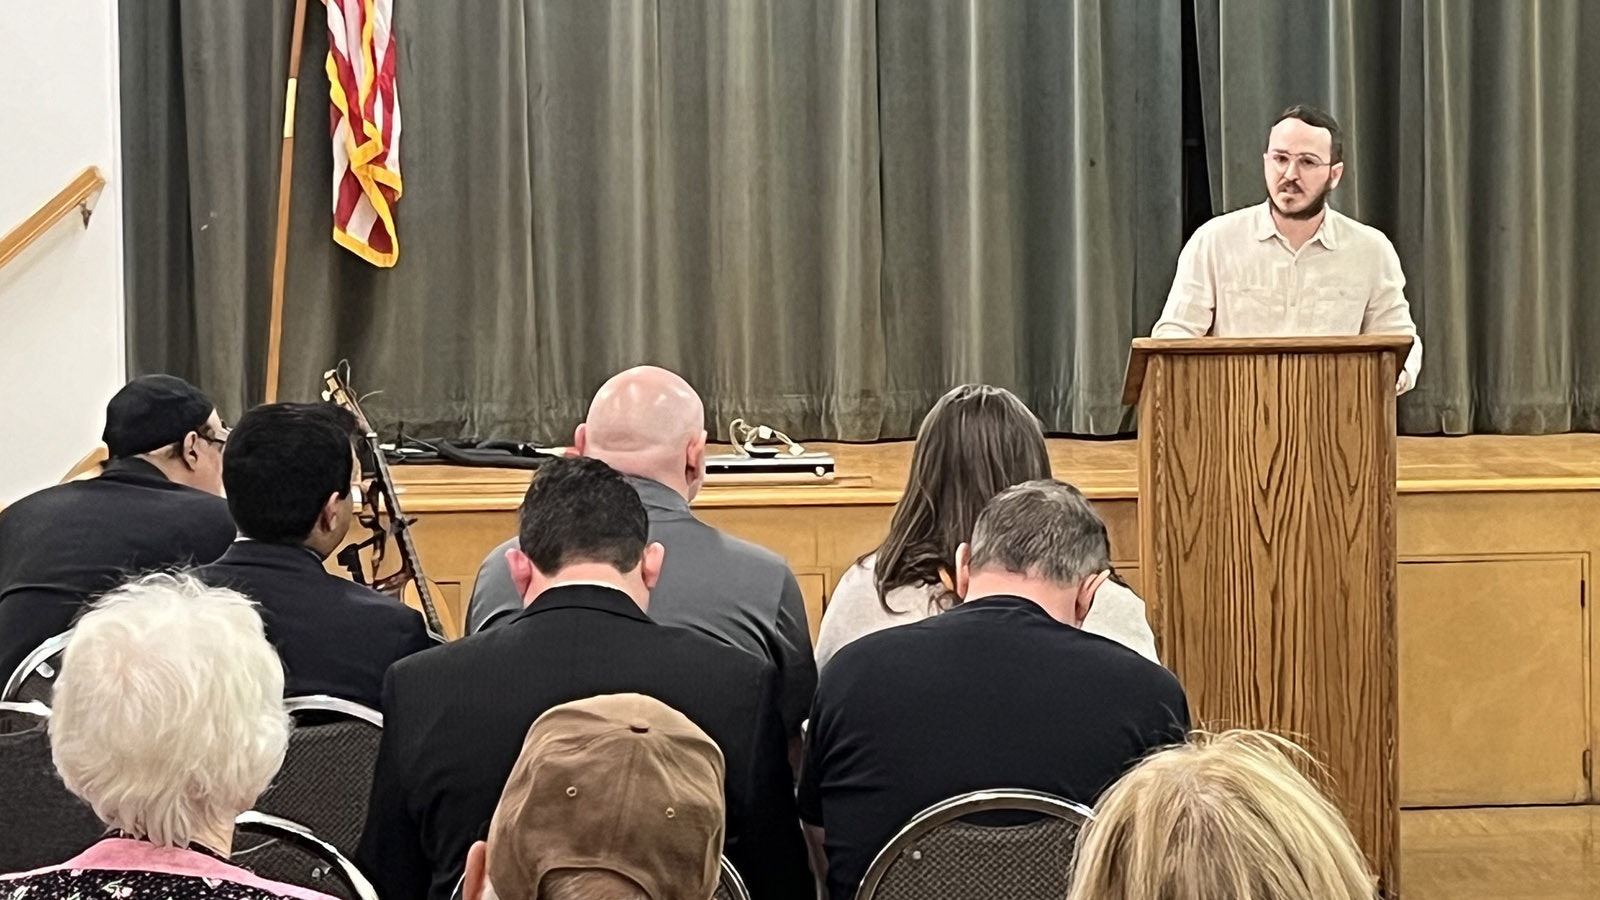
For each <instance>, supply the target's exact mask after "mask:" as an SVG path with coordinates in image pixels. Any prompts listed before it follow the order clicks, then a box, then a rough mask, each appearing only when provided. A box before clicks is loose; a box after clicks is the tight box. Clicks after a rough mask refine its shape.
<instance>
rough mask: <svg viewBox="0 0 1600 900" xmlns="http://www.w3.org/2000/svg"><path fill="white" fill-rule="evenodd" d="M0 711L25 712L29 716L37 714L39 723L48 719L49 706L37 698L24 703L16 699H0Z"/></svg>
mask: <svg viewBox="0 0 1600 900" xmlns="http://www.w3.org/2000/svg"><path fill="white" fill-rule="evenodd" d="M0 713H26V714H28V715H31V716H38V717H39V721H40V724H43V723H45V722H48V721H50V707H48V706H45V705H44V704H43V703H40V702H39V701H38V700H29V701H27V702H26V703H20V702H18V701H16V700H0Z"/></svg>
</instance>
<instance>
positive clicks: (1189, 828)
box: [1069, 731, 1376, 900]
mask: <svg viewBox="0 0 1600 900" xmlns="http://www.w3.org/2000/svg"><path fill="white" fill-rule="evenodd" d="M1293 757H1298V758H1300V759H1301V760H1302V761H1304V762H1305V763H1306V764H1307V765H1314V763H1313V762H1312V760H1311V758H1310V756H1309V754H1307V753H1306V752H1305V751H1304V750H1301V749H1300V748H1299V747H1296V746H1295V745H1294V744H1292V743H1290V742H1289V741H1287V740H1284V739H1283V738H1279V737H1277V736H1275V735H1271V734H1266V733H1264V732H1244V731H1233V732H1226V733H1224V734H1221V735H1218V736H1215V737H1210V736H1205V735H1200V736H1197V738H1196V739H1195V741H1194V742H1193V743H1190V744H1185V745H1180V746H1177V747H1173V748H1171V749H1168V750H1164V751H1161V752H1160V753H1157V754H1154V755H1153V756H1150V757H1149V758H1147V759H1146V760H1145V761H1144V762H1142V763H1140V764H1139V765H1138V766H1136V767H1135V768H1134V769H1133V770H1132V771H1130V772H1129V773H1128V774H1127V775H1125V776H1123V777H1122V779H1121V780H1120V781H1118V782H1117V783H1116V784H1115V785H1113V786H1112V788H1111V790H1109V791H1108V792H1107V793H1106V794H1105V796H1104V797H1102V798H1101V800H1100V803H1099V807H1098V809H1097V810H1096V812H1095V819H1094V821H1092V822H1091V823H1090V824H1089V825H1088V826H1087V827H1086V828H1085V829H1084V831H1083V833H1082V834H1081V835H1080V836H1079V839H1078V855H1077V863H1076V867H1075V871H1074V874H1073V883H1072V891H1071V894H1070V895H1069V900H1371V898H1372V897H1373V896H1374V889H1375V886H1376V880H1375V879H1374V878H1373V877H1372V874H1371V871H1370V870H1369V869H1368V867H1367V862H1366V859H1365V857H1363V855H1362V853H1361V849H1360V848H1359V847H1358V846H1356V842H1355V838H1354V837H1353V836H1352V835H1351V833H1350V828H1349V826H1348V825H1346V824H1345V821H1344V819H1343V817H1342V816H1340V814H1339V811H1338V810H1337V809H1335V808H1334V807H1333V805H1332V804H1331V803H1329V802H1328V800H1327V799H1326V798H1325V797H1324V796H1323V795H1322V794H1321V792H1320V791H1318V789H1317V787H1316V786H1315V785H1314V784H1312V782H1311V781H1310V780H1309V779H1308V778H1306V776H1305V775H1303V774H1301V772H1300V771H1299V770H1298V769H1297V768H1296V767H1295V765H1294V763H1293V761H1292V758H1293Z"/></svg>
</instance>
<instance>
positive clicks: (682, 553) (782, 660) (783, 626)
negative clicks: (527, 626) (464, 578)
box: [467, 477, 817, 736]
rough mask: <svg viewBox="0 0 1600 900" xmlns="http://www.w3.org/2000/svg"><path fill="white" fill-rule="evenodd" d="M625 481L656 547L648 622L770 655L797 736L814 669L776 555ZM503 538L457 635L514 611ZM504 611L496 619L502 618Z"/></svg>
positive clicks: (800, 606)
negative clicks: (660, 554) (660, 556)
mask: <svg viewBox="0 0 1600 900" xmlns="http://www.w3.org/2000/svg"><path fill="white" fill-rule="evenodd" d="M628 482H629V483H630V484H632V485H633V487H634V489H635V490H637V491H638V492H639V498H640V499H641V500H643V501H644V506H645V511H646V513H648V515H649V517H650V540H652V541H658V542H660V544H661V545H662V546H663V547H665V548H666V550H667V556H666V560H665V562H663V563H662V566H661V580H660V581H659V582H658V583H657V584H656V587H655V590H653V591H651V592H650V618H651V619H654V620H655V621H657V622H660V623H661V624H663V625H676V626H679V627H683V628H689V629H692V630H694V631H698V632H701V633H702V634H707V635H710V636H711V637H714V638H717V639H718V640H721V641H723V642H724V643H727V644H731V645H733V646H735V647H738V648H740V649H742V650H746V651H748V652H750V653H754V654H757V655H759V656H761V657H762V658H764V659H767V660H770V661H771V662H772V664H773V666H774V667H775V668H776V669H777V675H778V685H779V691H780V694H781V697H782V701H781V702H782V715H783V726H784V728H785V729H786V732H785V733H787V734H789V735H791V736H792V735H796V734H799V733H800V723H801V722H802V721H803V720H804V719H805V718H806V716H808V715H809V714H810V712H811V698H812V695H813V694H814V693H815V692H816V688H817V666H816V661H815V659H814V658H813V657H812V654H811V631H810V628H809V627H808V626H807V624H806V605H805V599H804V598H803V597H802V596H801V595H800V585H799V583H798V582H796V581H795V577H794V573H793V572H791V571H789V566H788V564H787V563H785V562H784V561H783V558H782V557H780V556H778V555H777V554H775V553H773V552H772V551H770V550H767V549H765V548H763V547H758V546H756V545H755V544H752V543H750V542H748V541H743V540H740V539H738V538H736V537H733V536H731V535H727V534H723V533H722V532H721V531H718V530H717V529H715V528H712V527H711V526H710V525H707V524H706V523H704V522H702V521H700V520H699V519H697V518H695V516H694V513H693V512H691V511H690V510H689V502H688V501H687V500H685V499H683V497H682V496H681V495H680V494H679V493H678V492H677V491H674V490H673V489H671V488H669V487H667V486H666V485H664V484H661V483H660V482H657V481H651V480H649V479H647V478H632V477H630V478H629V479H628ZM516 544H517V539H516V538H512V539H511V540H509V541H506V542H505V543H504V544H501V545H500V546H498V547H496V548H494V550H492V551H490V553H489V555H488V557H486V558H485V559H484V561H483V564H482V565H481V566H480V567H479V568H478V580H477V583H476V584H474V585H473V588H472V599H471V600H470V601H469V602H468V604H467V631H468V632H469V633H477V632H478V631H481V630H482V629H483V626H484V625H485V623H487V622H488V621H489V620H490V619H491V618H494V617H495V616H496V615H497V614H500V613H506V612H508V611H514V610H520V609H521V608H522V598H521V597H520V596H518V594H517V590H516V588H515V587H514V586H513V585H512V584H511V570H510V569H509V568H508V567H507V565H506V560H505V555H506V551H507V550H509V549H511V548H512V547H515V546H516ZM510 618H512V616H511V615H505V616H504V617H503V618H500V619H498V620H497V622H500V621H507V620H509V619H510Z"/></svg>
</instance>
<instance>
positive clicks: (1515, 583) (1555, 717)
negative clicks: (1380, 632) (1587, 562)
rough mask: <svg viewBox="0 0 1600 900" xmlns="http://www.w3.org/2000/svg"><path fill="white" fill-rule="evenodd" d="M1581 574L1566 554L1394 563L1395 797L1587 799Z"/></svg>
mask: <svg viewBox="0 0 1600 900" xmlns="http://www.w3.org/2000/svg"><path fill="white" fill-rule="evenodd" d="M1583 575H1584V567H1583V559H1582V558H1581V557H1576V556H1566V557H1532V558H1520V559H1519V558H1508V559H1499V560H1478V561H1472V562H1455V561H1446V562H1410V563H1405V564H1403V565H1401V567H1400V615H1399V622H1400V628H1399V632H1400V800H1401V803H1402V804H1403V805H1408V806H1460V805H1467V804H1473V805H1478V804H1501V803H1505V804H1525V803H1577V802H1581V801H1584V800H1587V799H1588V796H1589V786H1588V783H1587V781H1586V779H1585V777H1584V772H1583V754H1584V751H1585V750H1586V749H1588V746H1589V735H1588V709H1587V705H1586V704H1585V703H1584V684H1585V677H1586V676H1585V671H1584V667H1585V659H1584V634H1585V627H1584V619H1585V616H1586V612H1585V610H1584V609H1583V606H1582V605H1581V601H1582V599H1583ZM1445 686H1448V690H1441V687H1445Z"/></svg>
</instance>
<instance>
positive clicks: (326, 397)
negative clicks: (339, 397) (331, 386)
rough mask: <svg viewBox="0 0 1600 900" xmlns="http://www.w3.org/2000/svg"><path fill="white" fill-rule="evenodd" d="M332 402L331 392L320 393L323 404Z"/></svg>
mask: <svg viewBox="0 0 1600 900" xmlns="http://www.w3.org/2000/svg"><path fill="white" fill-rule="evenodd" d="M332 400H333V391H323V392H322V401H323V402H324V403H328V402H331V401H332Z"/></svg>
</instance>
